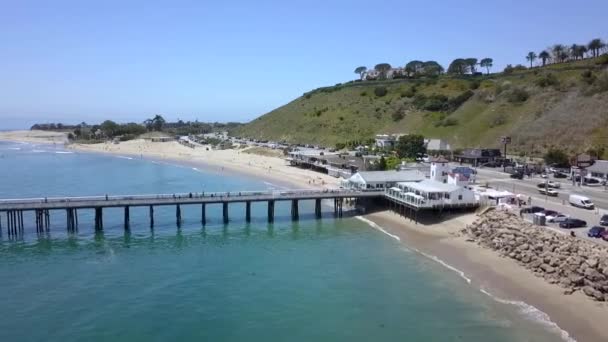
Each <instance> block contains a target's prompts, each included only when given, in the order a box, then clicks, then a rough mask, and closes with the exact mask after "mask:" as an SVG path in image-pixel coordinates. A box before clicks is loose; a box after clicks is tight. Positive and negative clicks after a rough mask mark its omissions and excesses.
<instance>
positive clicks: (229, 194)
mask: <svg viewBox="0 0 608 342" xmlns="http://www.w3.org/2000/svg"><path fill="white" fill-rule="evenodd" d="M362 192H363V191H359V190H344V189H325V190H312V189H294V190H275V191H226V192H192V193H175V194H144V195H113V196H109V195H103V196H73V197H72V196H71V197H37V198H9V199H0V204H26V203H69V202H91V201H125V200H166V199H175V200H183V199H207V198H234V197H255V196H269V197H273V198H281V197H287V196H299V195H300V196H307V195H322V194H338V195H345V194H353V195H356V194H361V193H362Z"/></svg>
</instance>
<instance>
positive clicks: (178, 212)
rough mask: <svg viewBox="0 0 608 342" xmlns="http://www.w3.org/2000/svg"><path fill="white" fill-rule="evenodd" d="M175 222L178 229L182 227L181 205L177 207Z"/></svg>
mask: <svg viewBox="0 0 608 342" xmlns="http://www.w3.org/2000/svg"><path fill="white" fill-rule="evenodd" d="M175 220H176V221H177V227H178V228H179V227H181V226H182V208H181V207H180V206H179V204H178V205H177V206H176V207H175Z"/></svg>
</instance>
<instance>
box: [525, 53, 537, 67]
mask: <svg viewBox="0 0 608 342" xmlns="http://www.w3.org/2000/svg"><path fill="white" fill-rule="evenodd" d="M536 57H537V56H536V53H534V51H530V52H528V54H527V55H526V60H527V61H529V62H530V68H532V63H534V61H535V60H536Z"/></svg>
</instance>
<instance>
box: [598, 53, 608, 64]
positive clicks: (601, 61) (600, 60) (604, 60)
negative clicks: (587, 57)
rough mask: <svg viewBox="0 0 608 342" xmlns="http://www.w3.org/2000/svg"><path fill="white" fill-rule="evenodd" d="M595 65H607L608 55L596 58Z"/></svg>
mask: <svg viewBox="0 0 608 342" xmlns="http://www.w3.org/2000/svg"><path fill="white" fill-rule="evenodd" d="M595 64H597V65H608V55H602V56H599V57H598V58H597V61H596V62H595Z"/></svg>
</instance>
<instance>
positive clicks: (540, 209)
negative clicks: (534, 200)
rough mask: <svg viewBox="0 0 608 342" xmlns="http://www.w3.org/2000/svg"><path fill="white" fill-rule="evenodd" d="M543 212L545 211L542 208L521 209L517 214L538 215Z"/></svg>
mask: <svg viewBox="0 0 608 342" xmlns="http://www.w3.org/2000/svg"><path fill="white" fill-rule="evenodd" d="M544 210H545V208H543V207H528V208H523V209H522V210H520V211H519V212H520V213H521V214H536V213H540V212H541V211H544Z"/></svg>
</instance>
